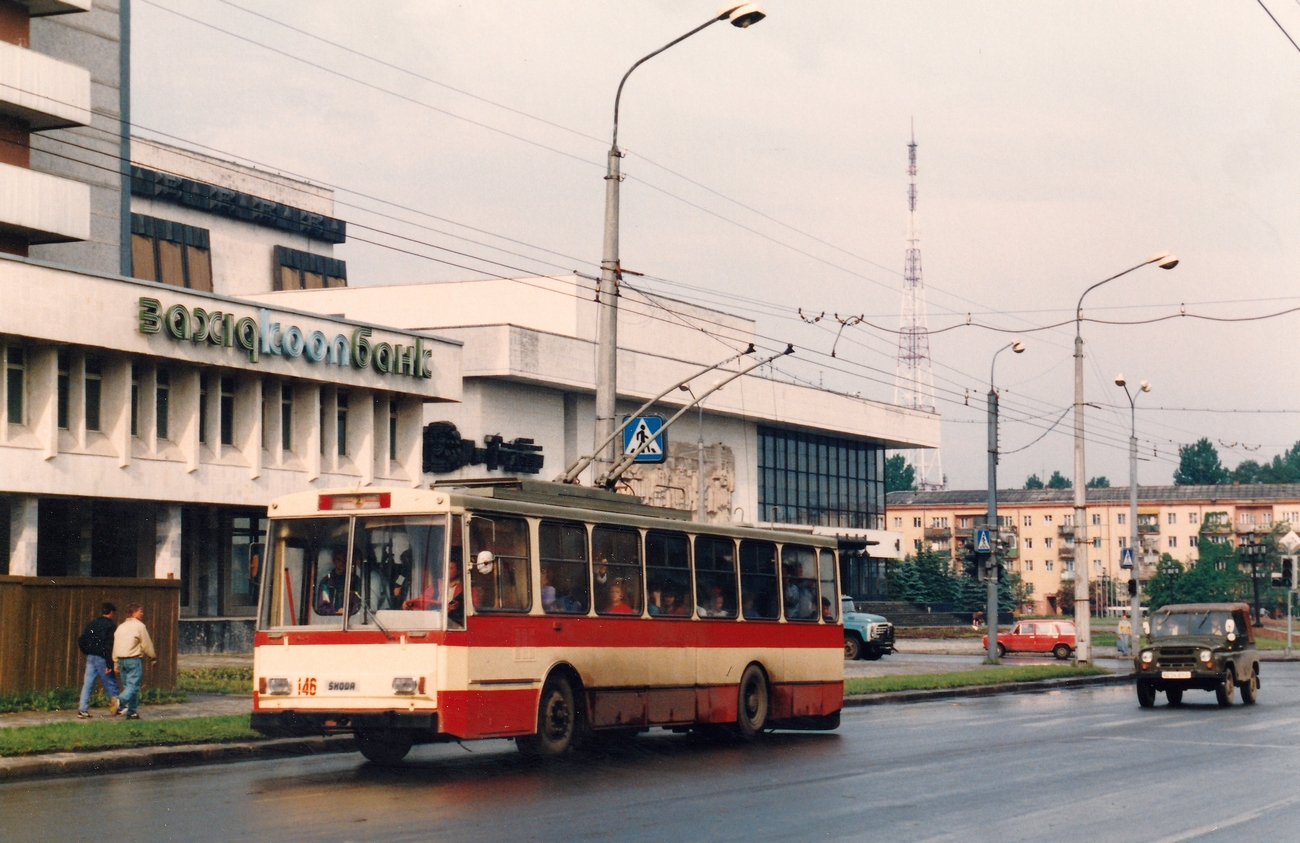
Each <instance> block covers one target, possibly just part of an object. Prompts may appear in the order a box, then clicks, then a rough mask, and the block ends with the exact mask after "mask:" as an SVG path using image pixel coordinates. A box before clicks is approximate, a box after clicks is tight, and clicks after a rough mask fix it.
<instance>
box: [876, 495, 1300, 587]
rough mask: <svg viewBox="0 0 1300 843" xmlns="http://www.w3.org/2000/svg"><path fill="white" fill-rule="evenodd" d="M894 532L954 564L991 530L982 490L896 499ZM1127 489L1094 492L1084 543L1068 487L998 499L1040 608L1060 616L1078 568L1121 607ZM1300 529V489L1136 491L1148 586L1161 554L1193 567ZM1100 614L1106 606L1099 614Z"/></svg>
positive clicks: (891, 515)
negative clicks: (1207, 545) (1283, 529)
mask: <svg viewBox="0 0 1300 843" xmlns="http://www.w3.org/2000/svg"><path fill="white" fill-rule="evenodd" d="M887 500H888V514H887V517H886V520H887V526H888V527H889V529H891V530H895V531H899V532H902V533H903V535H904V545H905V547H906V548H907V549H908V551H909V552H915V551H917V550H919V549H921V548H926V549H929V550H932V551H935V552H938V553H945V554H949V555H950V556H952V557H953V558H955V555H956V553H957V551H958V550H959V549H960V548H961V547H962V546H963V545H964V544H965V543H966V542H968V541H969V540H970V538H971V535H972V532H973V530H974V528H975V527H977V526H980V527H982V526H984V523H985V521H986V515H987V512H988V493H987V491H985V490H982V489H978V490H971V491H941V492H891V493H889V495H888V496H887ZM1129 517H1130V513H1129V490H1128V488H1127V487H1122V488H1107V489H1088V491H1087V510H1086V518H1087V525H1086V528H1087V540H1086V543H1084V544H1083V545H1082V546H1080V544H1079V543H1078V542H1077V541H1076V535H1077V525H1076V524H1075V521H1074V492H1073V490H1070V489H1005V490H999V492H998V520H999V522H1000V523H999V531H1000V533H1001V534H1002V536H1003V538H1004V539H1005V540H1006V541H1007V543H1008V544H1009V550H1008V552H1007V554H1006V557H1007V565H1008V566H1009V568H1010V569H1011V570H1012V571H1015V572H1016V573H1018V574H1019V575H1020V576H1021V578H1022V579H1023V580H1024V582H1025V583H1026V584H1028V585H1029V586H1031V587H1032V589H1033V591H1032V594H1033V603H1034V605H1033V610H1034V611H1036V612H1047V611H1051V610H1052V609H1053V608H1054V600H1052V599H1051V598H1052V597H1053V596H1054V595H1055V594H1057V593H1058V592H1059V591H1060V590H1061V588H1062V587H1063V584H1064V587H1066V588H1067V589H1069V588H1073V579H1074V575H1075V573H1076V571H1077V570H1078V568H1079V566H1081V565H1087V566H1088V575H1089V577H1090V579H1092V580H1094V581H1097V582H1100V583H1102V584H1103V586H1106V587H1107V588H1104V589H1103V591H1105V592H1106V593H1107V599H1106V602H1107V603H1109V602H1111V601H1112V597H1111V595H1110V593H1109V592H1115V593H1116V594H1117V595H1120V596H1119V601H1120V602H1122V601H1123V600H1124V599H1125V598H1124V596H1123V595H1124V594H1125V592H1124V583H1126V582H1127V580H1128V576H1129V575H1128V572H1127V571H1126V570H1122V569H1121V568H1120V566H1119V565H1120V555H1121V553H1122V552H1123V550H1124V548H1126V547H1128V546H1129V544H1130V543H1131V533H1132V525H1131V524H1130V523H1129ZM1282 522H1287V523H1291V524H1297V525H1300V484H1271V485H1241V486H1140V487H1138V509H1137V531H1138V546H1137V547H1136V548H1135V550H1136V554H1137V557H1138V559H1139V561H1140V566H1141V576H1142V578H1143V579H1144V580H1145V579H1147V578H1149V577H1150V576H1152V575H1153V574H1154V573H1155V566H1156V562H1157V561H1158V560H1159V558H1160V555H1161V554H1162V553H1168V554H1169V555H1170V556H1172V557H1174V558H1175V559H1178V560H1179V561H1181V562H1183V563H1185V564H1195V563H1196V560H1197V558H1198V548H1199V546H1200V543H1201V542H1204V541H1209V542H1215V543H1219V544H1230V545H1233V546H1236V545H1237V544H1239V543H1240V542H1241V541H1242V540H1243V539H1245V538H1247V537H1251V536H1254V535H1257V534H1259V533H1264V532H1272V531H1273V530H1274V529H1275V528H1276V527H1277V526H1278V525H1279V524H1280V523H1282ZM1097 608H1098V610H1101V609H1103V608H1105V607H1104V606H1099V607H1097Z"/></svg>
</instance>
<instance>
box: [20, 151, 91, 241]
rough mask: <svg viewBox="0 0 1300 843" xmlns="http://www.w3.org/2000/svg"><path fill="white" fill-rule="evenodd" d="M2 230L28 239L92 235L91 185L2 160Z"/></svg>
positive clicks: (54, 238)
mask: <svg viewBox="0 0 1300 843" xmlns="http://www.w3.org/2000/svg"><path fill="white" fill-rule="evenodd" d="M0 231H3V232H6V233H9V234H16V235H18V236H20V237H22V238H24V239H26V240H27V242H28V243H67V242H69V241H73V240H86V239H88V238H89V237H90V185H87V184H83V183H82V182H79V181H72V180H71V179H64V178H59V177H58V176H51V175H49V174H47V173H38V172H36V171H35V170H28V169H25V168H23V167H14V166H12V165H10V164H0Z"/></svg>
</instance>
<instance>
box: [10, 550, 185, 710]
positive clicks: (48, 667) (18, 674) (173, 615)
mask: <svg viewBox="0 0 1300 843" xmlns="http://www.w3.org/2000/svg"><path fill="white" fill-rule="evenodd" d="M106 600H107V601H109V602H111V603H113V604H114V605H116V606H117V615H116V616H115V618H114V619H115V620H116V621H117V622H118V623H121V622H122V621H124V620H125V619H126V605H127V604H128V603H139V604H140V605H141V606H143V607H144V623H145V626H146V627H148V628H149V637H150V638H152V639H153V643H154V648H155V649H156V650H157V652H158V664H157V665H154V666H152V667H151V666H150V665H149V661H148V659H146V660H145V663H144V684H143V687H145V688H175V687H176V649H177V631H176V630H177V622H178V620H179V617H180V581H179V580H154V579H125V578H116V577H54V578H51V577H6V576H0V694H2V695H7V694H16V693H22V692H24V691H46V690H50V689H53V688H80V687H81V681H82V677H83V676H84V675H85V670H86V659H85V656H83V655H82V654H81V651H80V650H79V649H78V648H77V638H78V637H79V636H80V635H81V630H82V629H83V628H85V626H86V624H87V623H89V622H90V621H91V620H93V619H94V618H96V617H99V609H100V605H101V604H102V603H103V602H104V601H106Z"/></svg>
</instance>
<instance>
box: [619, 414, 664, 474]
mask: <svg viewBox="0 0 1300 843" xmlns="http://www.w3.org/2000/svg"><path fill="white" fill-rule="evenodd" d="M663 428H664V419H663V416H637V417H636V418H635V419H632V422H631V423H630V424H628V426H627V427H625V428H623V453H624V455H627V454H634V453H635V454H636V458H635V459H634V460H633V462H652V463H657V462H663V461H664V460H666V459H667V458H668V447H667V445H666V444H665V443H664V432H663ZM638 448H640V449H641V451H640V453H637V449H638Z"/></svg>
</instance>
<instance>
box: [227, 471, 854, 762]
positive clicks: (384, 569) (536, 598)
mask: <svg viewBox="0 0 1300 843" xmlns="http://www.w3.org/2000/svg"><path fill="white" fill-rule="evenodd" d="M268 515H269V519H270V520H269V527H268V532H267V537H266V538H267V542H266V553H267V560H266V564H265V566H264V573H263V575H262V577H261V579H262V582H261V598H260V607H259V613H258V627H257V633H256V638H255V649H254V682H255V688H254V695H253V714H252V725H253V728H255V729H257V730H259V731H261V732H263V733H266V734H269V735H285V734H292V735H308V734H330V733H348V732H350V733H353V734H354V735H355V736H356V739H357V742H358V745H359V748H360V750H361V752H362V753H363V754H364V755H365V757H366V758H368V759H370V760H371V761H373V762H377V763H394V762H396V761H398V760H400V759H401V758H403V757H404V756H405V755H406V754H407V752H409V751H410V749H411V747H412V746H413V745H415V744H419V743H430V742H437V741H448V740H466V739H475V738H513V739H514V740H515V741H516V742H517V744H518V747H519V749H520V750H522V751H523V752H525V753H529V754H535V755H558V754H561V753H563V752H565V751H566V750H568V749H569V747H570V746H571V745H572V744H574V743H576V742H580V741H582V740H583V739H584V738H586V737H588V736H592V735H594V734H598V733H600V732H601V731H602V730H624V731H644V730H647V729H649V728H651V727H664V728H669V729H674V730H678V731H685V730H688V729H699V728H708V729H712V730H719V731H720V730H726V731H730V732H734V733H735V734H738V735H740V736H742V737H744V738H747V739H752V738H753V737H755V736H757V735H759V734H760V733H762V732H763V731H764V730H766V729H771V728H777V727H782V728H794V729H833V728H836V727H837V726H838V725H839V718H840V708H841V704H842V700H843V689H844V663H843V650H844V630H843V627H842V625H841V619H840V616H839V612H840V597H839V592H838V583H837V579H836V575H837V570H838V565H837V563H836V555H835V545H834V540H833V539H828V538H825V537H820V536H815V535H813V534H811V532H801V531H799V530H798V529H797V528H794V529H791V530H784V529H778V530H773V529H756V528H752V527H745V526H739V525H734V524H711V523H700V522H696V521H692V520H690V514H689V513H685V512H680V511H676V510H666V509H663V508H660V507H650V506H644V505H642V504H641V503H640V501H639V500H638V499H636V498H630V497H628V496H626V495H616V494H613V493H609V492H604V491H599V490H593V489H587V488H582V487H575V486H567V485H562V484H549V483H539V482H534V481H513V482H504V483H503V482H498V483H493V484H483V485H480V486H473V485H467V486H463V487H454V488H441V487H435V488H432V489H407V490H402V489H393V490H366V491H357V490H350V491H344V490H339V491H320V492H304V493H301V494H295V495H289V496H286V497H282V498H279V499H277V500H275V501H274V502H272V503H271V505H270V507H269V511H268Z"/></svg>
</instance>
